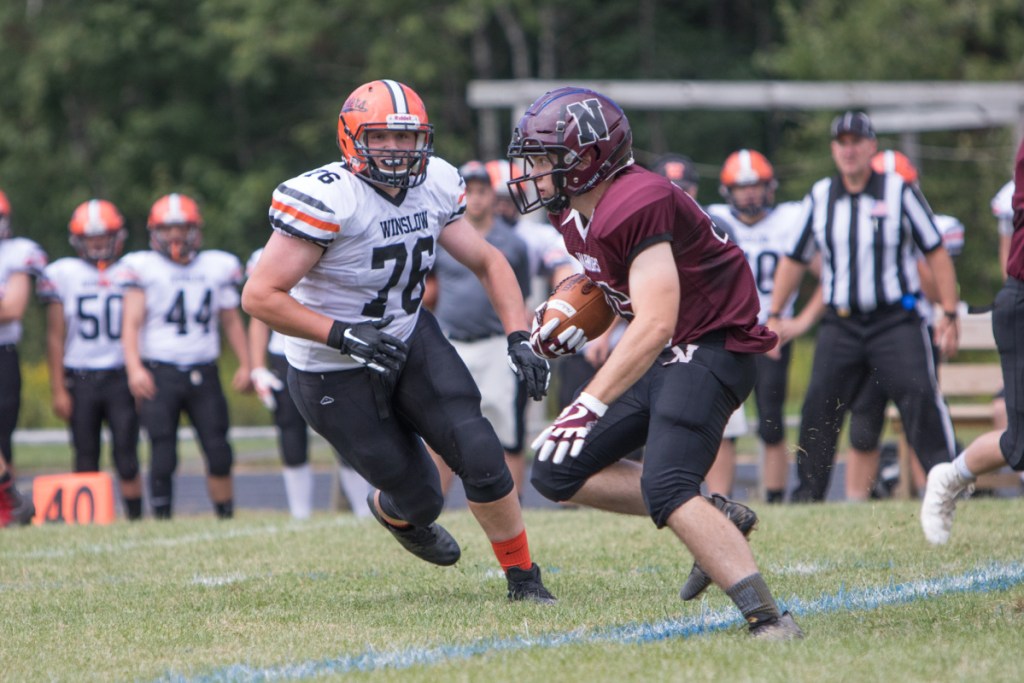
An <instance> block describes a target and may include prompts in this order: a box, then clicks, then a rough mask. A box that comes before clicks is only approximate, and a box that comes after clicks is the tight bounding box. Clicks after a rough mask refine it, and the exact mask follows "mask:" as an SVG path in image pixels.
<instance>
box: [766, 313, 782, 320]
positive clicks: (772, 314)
mask: <svg viewBox="0 0 1024 683" xmlns="http://www.w3.org/2000/svg"><path fill="white" fill-rule="evenodd" d="M781 317H782V315H781V314H780V313H776V312H775V311H768V320H771V319H772V318H781Z"/></svg>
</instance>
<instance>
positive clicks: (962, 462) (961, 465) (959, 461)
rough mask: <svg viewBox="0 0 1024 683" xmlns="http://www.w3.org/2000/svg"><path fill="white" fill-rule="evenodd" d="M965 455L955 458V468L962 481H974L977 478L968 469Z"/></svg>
mask: <svg viewBox="0 0 1024 683" xmlns="http://www.w3.org/2000/svg"><path fill="white" fill-rule="evenodd" d="M964 455H965V454H964V453H961V454H960V455H958V456H956V457H955V458H953V467H955V468H956V473H957V474H958V475H959V476H960V478H961V479H963V480H964V481H974V480H975V479H977V477H976V476H974V474H973V473H972V472H971V471H970V470H969V469H968V468H967V458H966V457H964Z"/></svg>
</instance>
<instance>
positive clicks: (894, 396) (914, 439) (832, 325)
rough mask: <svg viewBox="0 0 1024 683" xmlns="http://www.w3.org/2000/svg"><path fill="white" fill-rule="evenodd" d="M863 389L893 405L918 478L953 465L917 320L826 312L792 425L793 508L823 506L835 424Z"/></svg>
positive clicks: (888, 313)
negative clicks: (874, 389) (796, 427)
mask: <svg viewBox="0 0 1024 683" xmlns="http://www.w3.org/2000/svg"><path fill="white" fill-rule="evenodd" d="M868 381H874V382H876V383H877V385H878V387H879V389H880V390H881V393H882V394H883V395H884V396H885V398H886V400H891V401H893V402H894V403H895V404H896V407H897V409H899V411H900V419H901V420H902V421H903V425H904V430H905V432H906V434H907V440H908V441H909V442H910V445H911V446H912V447H913V448H914V451H915V452H916V454H917V458H918V460H920V462H921V465H922V467H924V469H925V471H926V472H927V471H928V470H930V469H931V468H932V467H934V466H935V465H937V464H938V463H940V462H949V461H950V460H951V459H952V458H953V455H954V450H955V442H954V437H953V424H952V422H951V421H950V419H949V411H948V410H947V408H946V404H945V402H944V401H943V400H942V394H941V392H940V391H939V387H938V381H937V380H936V374H935V365H934V358H933V355H932V347H931V339H930V337H929V334H928V328H927V326H926V325H925V323H924V321H923V320H922V319H921V316H919V315H918V314H917V312H916V311H913V310H910V311H908V310H905V309H903V308H899V307H894V308H889V309H886V310H884V311H881V312H877V313H873V314H866V315H856V314H854V315H851V316H848V317H842V316H840V315H839V314H838V313H836V312H835V311H834V310H829V311H828V312H826V314H825V317H824V318H823V319H822V322H821V325H820V326H819V329H818V340H817V347H816V350H815V354H814V364H813V367H812V368H811V381H810V385H809V386H808V388H807V395H806V397H805V398H804V405H803V411H802V414H801V418H800V438H799V443H798V448H797V474H798V477H799V481H800V483H799V486H798V487H797V489H796V490H795V491H794V492H793V496H792V500H793V501H794V502H812V501H821V500H824V499H825V494H826V493H827V491H828V485H829V480H830V478H831V476H832V466H833V463H834V461H835V454H836V442H837V440H838V437H839V430H840V429H841V427H842V425H843V418H844V417H845V416H846V413H847V411H849V409H850V405H851V403H852V402H853V399H854V397H855V396H857V394H858V392H859V391H860V390H861V388H862V387H863V385H864V383H865V382H868Z"/></svg>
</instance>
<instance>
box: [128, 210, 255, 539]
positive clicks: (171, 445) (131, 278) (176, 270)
mask: <svg viewBox="0 0 1024 683" xmlns="http://www.w3.org/2000/svg"><path fill="white" fill-rule="evenodd" d="M146 227H147V229H148V230H149V237H150V250H148V251H137V252H133V253H131V254H127V255H126V256H125V257H124V258H123V259H122V260H121V266H122V267H119V268H118V270H117V279H118V281H119V282H120V283H121V284H122V286H123V287H124V331H123V335H122V342H123V344H124V359H125V367H126V369H127V371H128V386H129V387H130V388H131V391H132V394H133V395H134V396H135V398H136V400H137V401H139V402H140V408H139V415H140V417H141V420H142V425H143V426H144V427H145V428H146V433H147V434H148V435H149V440H150V443H151V446H152V462H151V464H150V475H149V486H150V505H152V507H153V516H154V517H157V518H158V519H170V517H171V513H172V503H173V487H174V483H173V478H174V472H175V470H176V469H177V467H178V423H179V421H180V419H181V414H182V413H183V412H184V413H185V414H186V415H188V418H189V421H190V422H191V423H192V427H193V428H194V430H195V433H196V436H197V437H198V440H199V444H200V447H201V450H202V453H203V456H204V458H205V460H206V483H207V489H208V492H209V494H210V500H211V501H212V502H213V506H214V509H215V511H216V514H217V516H218V517H220V518H222V519H225V518H230V517H231V516H233V514H234V490H233V485H232V480H231V468H232V463H233V460H234V453H233V452H232V449H231V444H230V443H229V442H228V426H229V425H228V406H227V401H226V400H225V398H224V391H223V390H222V389H221V383H220V376H219V374H218V371H217V358H218V357H219V356H220V332H221V328H222V327H223V331H224V336H225V337H226V338H227V341H228V344H229V345H230V346H231V349H232V350H233V351H234V352H235V355H236V356H237V357H238V370H237V371H236V372H235V375H234V378H233V379H232V383H231V384H232V387H234V389H235V390H236V391H247V390H249V389H250V388H251V383H250V379H249V374H250V369H251V368H250V363H249V349H248V347H247V345H246V336H245V327H244V325H243V323H242V316H241V314H240V313H239V309H238V304H239V295H238V287H239V285H240V284H241V282H242V264H241V263H240V262H239V260H238V258H237V257H235V256H233V255H232V254H229V253H227V252H225V251H218V250H214V249H205V250H201V249H200V247H201V245H202V228H203V218H202V215H201V214H200V212H199V206H198V205H197V204H196V202H195V200H194V199H192V198H191V197H188V196H186V195H183V194H169V195H166V196H164V197H161V198H160V199H158V200H157V201H156V202H155V203H154V204H153V207H152V208H151V209H150V212H149V220H148V221H147V223H146Z"/></svg>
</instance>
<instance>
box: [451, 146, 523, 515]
mask: <svg viewBox="0 0 1024 683" xmlns="http://www.w3.org/2000/svg"><path fill="white" fill-rule="evenodd" d="M459 174H460V175H461V176H462V179H463V180H464V181H465V187H466V190H465V191H466V212H465V213H464V214H463V217H464V218H465V219H466V220H467V221H469V223H470V224H471V225H472V226H473V228H474V229H475V230H476V232H477V234H478V235H480V237H482V238H483V239H485V240H486V241H487V242H488V244H490V245H491V246H493V247H494V248H496V249H497V250H498V251H500V252H501V253H502V255H504V257H505V259H506V260H507V261H508V263H509V265H510V266H512V271H513V272H514V273H515V276H516V281H517V282H518V283H519V289H520V291H521V292H522V295H523V298H524V299H526V298H527V297H528V296H529V293H530V258H529V254H528V252H527V246H526V243H525V242H524V241H523V240H522V239H520V238H519V236H518V235H516V233H515V232H514V231H513V228H512V226H511V225H509V224H508V223H506V222H505V221H504V220H503V219H502V218H500V217H498V216H497V215H496V214H495V210H494V208H495V192H494V186H493V184H492V183H491V176H490V174H489V173H488V171H487V167H486V166H485V165H484V164H483V163H482V162H480V161H469V162H466V163H465V164H463V165H462V167H461V168H459ZM432 275H433V277H434V278H435V279H436V282H437V301H436V303H435V306H434V315H435V316H436V317H437V322H438V323H440V325H441V330H442V331H444V333H445V335H446V336H447V337H448V340H449V341H451V343H452V346H454V347H455V351H456V352H457V353H458V354H459V357H461V358H462V360H463V362H464V363H465V364H466V367H467V368H469V373H470V374H471V375H472V376H473V380H474V381H475V382H476V385H477V388H478V389H479V390H480V396H481V402H480V410H481V411H482V412H483V415H484V417H485V418H487V420H488V421H489V422H490V423H491V426H493V427H494V431H495V432H496V433H497V434H498V440H499V441H501V445H502V448H504V449H505V463H506V464H507V465H508V468H509V471H510V472H511V473H512V480H513V481H514V482H515V485H516V491H517V492H518V494H519V496H520V498H521V497H522V491H523V479H524V473H525V471H526V463H525V461H524V460H523V443H522V433H521V431H520V430H519V428H518V422H519V420H518V419H517V415H516V412H517V411H516V397H517V394H518V385H519V381H518V379H517V377H516V375H515V373H513V372H510V371H509V368H508V367H507V365H505V364H502V363H495V362H494V359H495V358H501V356H502V354H503V353H504V351H505V348H506V347H507V345H508V341H507V340H506V338H505V331H504V327H503V326H502V323H501V319H500V318H499V317H498V314H497V312H496V311H495V310H494V306H493V305H492V304H491V300H490V298H489V297H488V294H487V290H485V289H484V286H483V284H482V283H481V282H480V279H479V278H478V277H477V276H476V274H474V273H473V271H471V270H470V269H469V268H467V267H466V266H464V265H462V263H460V262H459V261H458V260H456V259H455V257H454V256H452V255H451V254H449V253H448V252H447V251H446V250H445V249H444V248H443V247H438V249H437V259H436V260H435V261H434V270H433V271H432ZM431 454H432V455H433V456H434V460H435V462H436V463H437V464H438V471H439V472H440V473H441V488H442V490H443V491H447V490H448V485H449V483H450V481H451V478H452V471H451V468H449V467H448V466H447V465H445V464H444V461H443V460H442V459H441V458H440V456H438V455H437V454H435V453H433V452H432V453H431Z"/></svg>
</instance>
